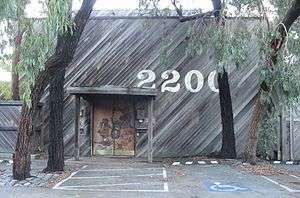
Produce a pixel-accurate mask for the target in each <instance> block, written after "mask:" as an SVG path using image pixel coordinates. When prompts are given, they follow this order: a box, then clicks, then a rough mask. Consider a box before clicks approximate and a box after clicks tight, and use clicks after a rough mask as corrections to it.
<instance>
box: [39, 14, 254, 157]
mask: <svg viewBox="0 0 300 198" xmlns="http://www.w3.org/2000/svg"><path fill="white" fill-rule="evenodd" d="M256 22H257V21H256V19H239V20H230V19H229V20H228V21H227V23H228V24H230V26H232V30H233V31H235V29H236V28H247V29H248V30H249V31H251V29H252V28H254V26H255V24H256ZM205 23H208V24H209V23H214V22H213V20H210V19H208V20H207V21H205ZM191 25H194V22H185V23H181V22H179V21H178V20H177V19H175V18H174V17H155V18H147V19H145V18H143V17H124V18H120V17H101V16H100V17H99V16H98V17H92V18H91V19H90V20H89V22H88V24H87V26H86V28H85V30H84V32H83V34H82V38H81V40H80V43H79V45H78V48H77V50H76V54H75V57H74V60H73V62H72V64H71V65H70V66H69V67H68V68H67V71H66V77H65V90H66V93H65V109H64V111H65V113H64V123H65V124H64V131H65V134H64V141H65V153H66V155H67V156H73V155H74V154H75V155H77V153H78V154H79V155H80V156H91V155H100V156H101V155H108V156H111V155H130V156H136V157H147V156H150V157H151V156H152V155H153V156H154V157H180V156H195V155H207V154H210V153H213V152H216V151H218V150H219V149H220V147H221V118H220V106H219V96H218V93H217V88H215V87H217V86H215V85H214V84H216V79H215V78H212V77H214V75H213V74H215V73H214V70H215V69H216V65H215V62H214V52H213V50H212V49H208V50H207V51H208V52H207V53H203V54H198V55H196V56H193V57H191V56H189V55H187V53H186V52H187V48H188V45H189V38H188V36H187V31H188V29H189V27H190V26H191ZM199 28H200V30H201V31H207V30H206V29H205V27H204V26H203V27H201V25H199ZM201 28H202V29H201ZM199 39H206V38H205V37H203V38H199ZM162 48H163V49H165V53H166V61H165V63H164V64H162V63H161V54H162ZM249 49H251V50H249V54H248V57H247V60H246V62H245V63H244V64H243V65H241V66H240V69H238V68H236V67H235V66H232V67H230V71H229V73H230V75H229V78H230V84H231V95H232V100H233V110H234V122H235V133H236V144H237V145H236V147H237V152H238V155H239V156H241V155H242V153H243V151H244V145H245V139H246V132H247V131H248V128H249V124H250V117H251V112H252V110H253V102H254V97H255V95H256V93H257V90H258V82H259V76H258V73H257V70H256V69H257V68H258V65H257V61H258V58H257V57H258V47H257V44H256V43H255V42H251V43H249ZM143 70H148V73H147V72H146V73H147V74H146V76H147V75H148V77H149V75H150V74H149V72H150V73H151V74H155V79H153V80H154V81H153V82H152V83H146V84H145V85H144V86H138V85H139V84H141V78H142V77H143V75H145V74H144V73H142V74H141V71H143ZM149 70H150V71H149ZM167 70H171V71H167ZM173 70H176V71H177V74H179V75H180V76H181V77H180V78H179V79H178V81H177V80H175V81H176V82H175V83H170V84H168V85H166V84H164V83H165V82H166V79H164V78H168V77H169V78H172V77H171V76H170V75H171V74H174V73H172V71H173ZM195 70H196V71H195ZM166 71H167V72H166ZM191 71H192V73H191ZM197 71H198V72H197ZM144 72H145V71H144ZM199 72H200V73H201V74H199ZM163 73H164V74H163ZM170 73H171V74H170ZM177 74H176V75H177ZM139 75H140V76H139ZM201 75H202V76H201ZM187 76H188V77H187ZM144 77H145V76H144ZM152 77H153V76H152ZM173 77H174V75H173ZM139 78H140V79H139ZM201 78H203V79H201ZM186 79H188V80H190V82H191V83H190V84H187V82H186V81H187V80H186ZM212 79H213V80H212ZM150 80H151V79H150ZM197 80H198V82H197ZM201 80H203V81H201ZM214 81H215V82H214ZM201 83H202V84H201ZM178 84H179V85H178ZM212 84H213V86H215V87H214V88H213V87H212ZM154 86H155V88H154ZM178 86H180V88H179V89H178ZM162 87H164V88H166V87H167V89H166V90H163V92H162ZM174 87H175V89H176V90H175V91H173V92H172V89H173V88H174ZM195 87H196V88H195ZM199 87H200V89H199V90H195V89H197V88H199ZM169 88H171V91H170V89H169ZM46 100H47V97H45V100H44V102H45V104H47V102H46ZM44 109H45V112H46V117H45V120H44V121H45V123H44V124H45V126H46V127H45V128H44V130H45V134H47V130H48V127H47V121H48V118H47V112H48V110H47V105H45V107H44ZM151 118H152V119H151ZM46 139H47V138H46ZM149 140H151V141H149ZM46 143H47V140H46ZM77 144H78V149H75V147H77Z"/></svg>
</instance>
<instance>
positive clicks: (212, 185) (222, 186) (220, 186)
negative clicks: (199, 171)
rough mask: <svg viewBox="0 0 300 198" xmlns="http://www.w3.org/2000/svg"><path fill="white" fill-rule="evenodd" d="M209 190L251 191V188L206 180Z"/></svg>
mask: <svg viewBox="0 0 300 198" xmlns="http://www.w3.org/2000/svg"><path fill="white" fill-rule="evenodd" d="M205 186H206V188H207V189H208V191H213V192H245V191H251V190H250V189H249V188H247V187H244V186H241V185H238V184H235V183H222V182H205Z"/></svg>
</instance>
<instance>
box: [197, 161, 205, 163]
mask: <svg viewBox="0 0 300 198" xmlns="http://www.w3.org/2000/svg"><path fill="white" fill-rule="evenodd" d="M198 164H206V162H205V161H198Z"/></svg>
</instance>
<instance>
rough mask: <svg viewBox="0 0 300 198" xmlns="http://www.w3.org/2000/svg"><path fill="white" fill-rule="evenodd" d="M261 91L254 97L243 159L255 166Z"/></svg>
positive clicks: (260, 111)
mask: <svg viewBox="0 0 300 198" xmlns="http://www.w3.org/2000/svg"><path fill="white" fill-rule="evenodd" d="M260 96H261V91H259V92H258V93H257V95H256V99H255V105H254V110H253V114H252V120H251V125H250V129H249V132H248V141H247V144H246V147H245V159H246V161H247V162H249V163H250V164H252V165H255V164H256V148H257V142H258V127H259V122H260V118H261V114H262V106H263V105H262V103H261V98H260Z"/></svg>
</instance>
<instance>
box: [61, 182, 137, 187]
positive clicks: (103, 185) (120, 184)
mask: <svg viewBox="0 0 300 198" xmlns="http://www.w3.org/2000/svg"><path fill="white" fill-rule="evenodd" d="M132 185H134V186H136V185H141V183H119V184H99V185H93V184H92V185H80V186H63V188H85V187H87V188H88V187H110V186H132Z"/></svg>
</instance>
